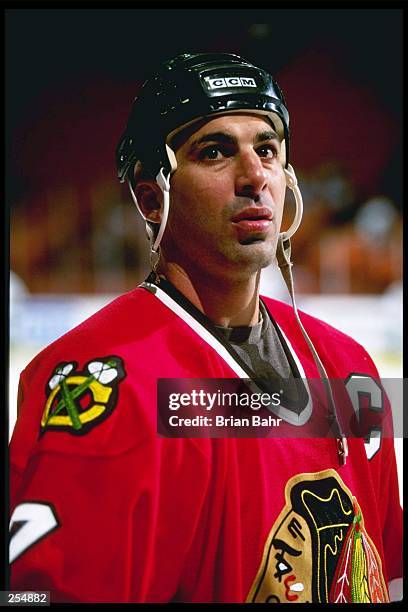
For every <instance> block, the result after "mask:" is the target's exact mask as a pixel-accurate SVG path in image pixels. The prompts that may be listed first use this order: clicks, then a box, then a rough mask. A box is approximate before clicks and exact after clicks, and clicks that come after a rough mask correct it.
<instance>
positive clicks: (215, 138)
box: [190, 130, 279, 150]
mask: <svg viewBox="0 0 408 612" xmlns="http://www.w3.org/2000/svg"><path fill="white" fill-rule="evenodd" d="M265 140H279V137H278V135H277V134H276V132H274V131H273V130H266V131H264V132H258V134H257V135H256V136H255V142H264V141H265ZM203 142H222V143H225V144H237V142H238V141H237V138H236V137H235V136H232V135H230V134H226V133H225V132H211V133H210V134H204V136H201V138H198V139H197V140H193V142H192V143H191V146H190V149H191V150H192V149H194V148H195V147H198V146H199V145H201V144H202V143H203Z"/></svg>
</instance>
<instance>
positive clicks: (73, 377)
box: [41, 356, 125, 434]
mask: <svg viewBox="0 0 408 612" xmlns="http://www.w3.org/2000/svg"><path fill="white" fill-rule="evenodd" d="M77 365H78V364H77V362H75V361H71V362H63V363H60V364H58V365H57V367H56V368H55V369H54V371H53V374H52V376H51V378H50V379H49V381H48V383H47V388H46V394H47V396H48V397H47V402H46V405H45V409H44V413H43V416H42V419H41V433H44V431H46V430H47V429H57V430H64V431H69V432H70V433H73V434H84V433H87V432H88V431H89V430H90V429H92V427H94V426H95V425H96V424H97V423H99V422H100V421H101V420H103V419H105V418H106V417H107V416H108V415H109V414H111V412H112V410H113V409H114V407H115V406H116V404H117V398H118V383H119V382H120V381H121V380H122V379H123V378H124V377H125V370H124V366H123V361H122V359H121V358H120V357H116V356H110V357H102V358H97V359H93V360H92V361H90V362H89V363H88V364H87V365H86V366H85V368H84V370H83V371H82V372H81V371H77V370H76V367H77Z"/></svg>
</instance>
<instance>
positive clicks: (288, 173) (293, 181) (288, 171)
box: [280, 164, 303, 240]
mask: <svg viewBox="0 0 408 612" xmlns="http://www.w3.org/2000/svg"><path fill="white" fill-rule="evenodd" d="M283 171H284V173H285V178H286V185H287V187H289V189H291V190H292V192H293V195H294V198H295V202H296V211H295V218H294V219H293V221H292V225H291V226H290V228H289V229H287V230H286V232H281V234H280V237H281V238H282V240H287V239H288V238H291V237H292V236H293V234H294V233H295V232H296V230H297V229H298V227H299V225H300V222H301V221H302V215H303V200H302V194H301V193H300V189H299V187H298V182H297V178H296V174H295V171H294V170H293V168H292V166H291V165H290V164H288V167H287V168H284V170H283Z"/></svg>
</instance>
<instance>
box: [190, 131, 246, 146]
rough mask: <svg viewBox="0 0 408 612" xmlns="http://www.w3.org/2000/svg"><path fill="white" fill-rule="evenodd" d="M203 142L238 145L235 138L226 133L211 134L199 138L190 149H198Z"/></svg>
mask: <svg viewBox="0 0 408 612" xmlns="http://www.w3.org/2000/svg"><path fill="white" fill-rule="evenodd" d="M203 142H223V143H226V144H236V143H237V139H236V138H235V136H231V135H230V134H226V133H225V132H211V133H210V134H204V136H201V138H197V140H193V142H192V143H191V147H190V148H191V149H193V148H195V147H198V146H199V145H200V144H202V143H203Z"/></svg>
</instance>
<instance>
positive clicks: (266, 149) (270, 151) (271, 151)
mask: <svg viewBox="0 0 408 612" xmlns="http://www.w3.org/2000/svg"><path fill="white" fill-rule="evenodd" d="M257 152H258V155H259V156H260V157H270V158H273V157H278V155H279V151H278V148H277V147H276V146H274V145H262V147H259V149H258V150H257Z"/></svg>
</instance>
